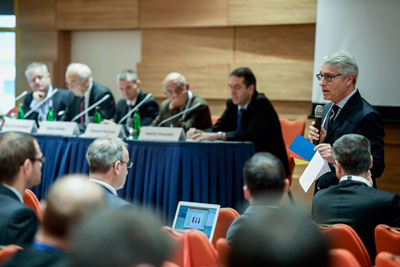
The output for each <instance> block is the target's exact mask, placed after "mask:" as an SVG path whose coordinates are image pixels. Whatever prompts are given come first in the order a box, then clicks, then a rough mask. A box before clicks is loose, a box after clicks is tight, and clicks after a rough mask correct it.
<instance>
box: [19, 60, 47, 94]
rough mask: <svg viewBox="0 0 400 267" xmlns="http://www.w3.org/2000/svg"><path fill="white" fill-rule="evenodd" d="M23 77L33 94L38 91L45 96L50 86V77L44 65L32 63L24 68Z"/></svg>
mask: <svg viewBox="0 0 400 267" xmlns="http://www.w3.org/2000/svg"><path fill="white" fill-rule="evenodd" d="M25 77H26V79H27V81H28V83H29V86H30V87H31V89H32V91H33V92H36V91H40V92H43V93H45V94H47V92H48V90H49V86H50V84H51V77H50V73H49V70H48V69H47V66H46V65H45V64H43V63H41V62H32V63H31V64H29V65H28V67H26V70H25Z"/></svg>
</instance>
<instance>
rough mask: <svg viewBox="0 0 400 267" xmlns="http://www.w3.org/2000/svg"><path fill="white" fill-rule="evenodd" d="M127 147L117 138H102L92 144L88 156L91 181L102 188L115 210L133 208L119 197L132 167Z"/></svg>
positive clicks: (109, 203)
mask: <svg viewBox="0 0 400 267" xmlns="http://www.w3.org/2000/svg"><path fill="white" fill-rule="evenodd" d="M126 147H127V144H126V143H124V142H123V141H121V140H120V139H118V138H116V137H102V138H98V139H96V140H94V141H93V143H91V144H90V146H89V149H88V151H87V154H86V159H87V161H88V164H89V176H90V178H91V179H90V180H91V181H93V182H95V183H98V184H99V185H101V186H102V188H103V191H104V195H105V198H106V202H107V203H108V205H109V206H110V207H113V208H121V207H125V206H131V207H133V205H132V204H131V203H129V202H128V201H126V200H124V199H122V198H120V197H118V195H117V190H118V189H121V188H123V187H124V185H125V181H126V176H127V175H128V169H129V168H131V167H132V162H130V161H129V152H128V149H126Z"/></svg>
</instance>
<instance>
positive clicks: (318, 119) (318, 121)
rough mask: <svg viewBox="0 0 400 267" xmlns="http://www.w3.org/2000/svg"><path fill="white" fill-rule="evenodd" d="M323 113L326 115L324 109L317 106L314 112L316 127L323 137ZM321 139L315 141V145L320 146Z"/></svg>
mask: <svg viewBox="0 0 400 267" xmlns="http://www.w3.org/2000/svg"><path fill="white" fill-rule="evenodd" d="M322 113H324V108H323V107H322V106H321V105H317V106H316V107H315V110H314V116H315V125H314V127H315V128H317V129H318V133H319V135H320V136H321V119H322ZM319 139H320V137H318V140H314V141H313V144H314V145H318V144H319Z"/></svg>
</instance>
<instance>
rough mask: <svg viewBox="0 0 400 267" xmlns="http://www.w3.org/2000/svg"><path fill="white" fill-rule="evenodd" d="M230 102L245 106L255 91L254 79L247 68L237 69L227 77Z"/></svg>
mask: <svg viewBox="0 0 400 267" xmlns="http://www.w3.org/2000/svg"><path fill="white" fill-rule="evenodd" d="M229 87H230V89H231V98H232V102H233V104H235V105H239V106H241V107H243V106H245V105H246V103H247V102H249V101H250V99H251V98H252V96H253V94H254V92H255V90H256V77H255V76H254V74H253V72H252V71H251V70H250V69H249V68H237V69H235V70H234V71H232V73H231V75H230V77H229Z"/></svg>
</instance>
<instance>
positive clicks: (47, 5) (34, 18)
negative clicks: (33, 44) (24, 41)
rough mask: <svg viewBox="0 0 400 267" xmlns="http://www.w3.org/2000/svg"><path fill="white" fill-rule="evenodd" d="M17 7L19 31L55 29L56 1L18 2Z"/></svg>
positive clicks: (23, 0)
mask: <svg viewBox="0 0 400 267" xmlns="http://www.w3.org/2000/svg"><path fill="white" fill-rule="evenodd" d="M17 7H18V10H17V12H18V13H17V17H18V19H17V27H18V28H19V29H21V30H33V29H40V30H49V29H56V0H19V1H18V5H17Z"/></svg>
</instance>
